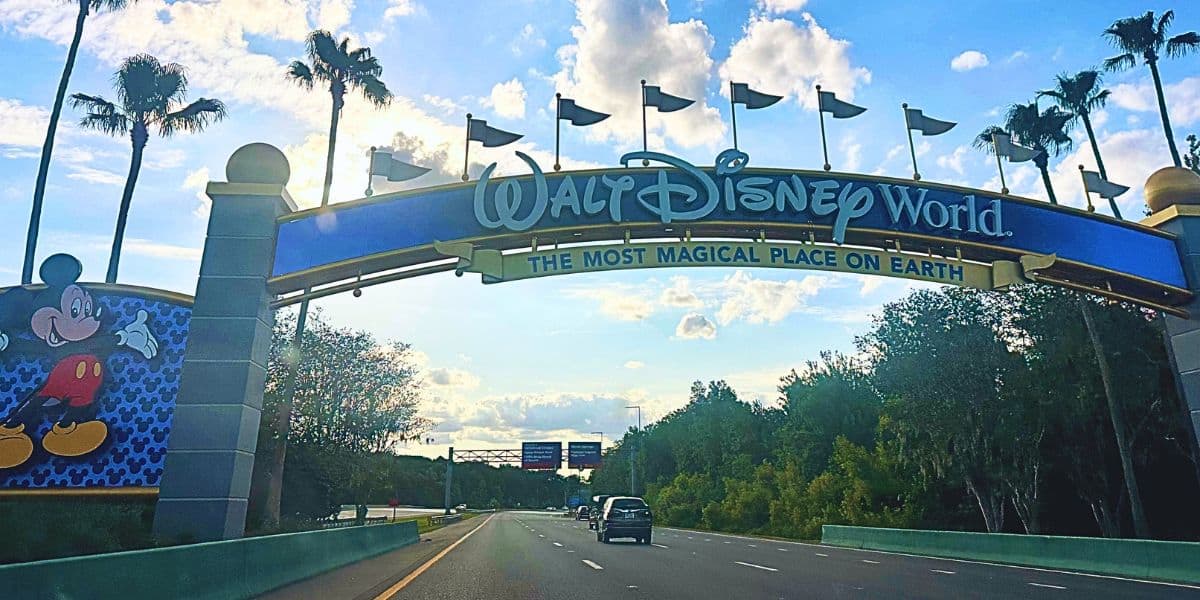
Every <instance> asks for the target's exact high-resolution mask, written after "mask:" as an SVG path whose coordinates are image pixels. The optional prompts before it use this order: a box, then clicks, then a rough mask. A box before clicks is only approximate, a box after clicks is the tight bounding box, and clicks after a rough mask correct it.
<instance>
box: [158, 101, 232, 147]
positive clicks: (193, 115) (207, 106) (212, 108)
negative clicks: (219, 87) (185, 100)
mask: <svg viewBox="0 0 1200 600" xmlns="http://www.w3.org/2000/svg"><path fill="white" fill-rule="evenodd" d="M227 114H228V113H226V111H225V103H224V102H221V101H220V100H217V99H215V98H198V99H196V101H195V102H192V103H191V104H188V105H187V106H185V107H183V108H181V109H179V110H177V111H173V112H170V113H167V115H166V116H165V117H163V119H162V120H161V121H160V122H159V123H158V132H159V135H161V136H162V137H171V136H172V135H174V134H175V132H177V131H185V132H187V133H197V132H200V131H204V128H206V127H208V125H209V123H215V122H217V121H220V120H222V119H224V118H225V117H226V116H227Z"/></svg>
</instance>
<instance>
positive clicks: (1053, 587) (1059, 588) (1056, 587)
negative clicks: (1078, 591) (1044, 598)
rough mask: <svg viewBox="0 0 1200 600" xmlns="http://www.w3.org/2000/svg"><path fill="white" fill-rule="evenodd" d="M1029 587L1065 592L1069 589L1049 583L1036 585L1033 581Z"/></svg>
mask: <svg viewBox="0 0 1200 600" xmlns="http://www.w3.org/2000/svg"><path fill="white" fill-rule="evenodd" d="M1029 585H1032V586H1035V587H1041V588H1050V589H1052V590H1065V589H1067V588H1065V587H1063V586H1061V585H1050V584H1048V583H1034V582H1032V581H1030V582H1029Z"/></svg>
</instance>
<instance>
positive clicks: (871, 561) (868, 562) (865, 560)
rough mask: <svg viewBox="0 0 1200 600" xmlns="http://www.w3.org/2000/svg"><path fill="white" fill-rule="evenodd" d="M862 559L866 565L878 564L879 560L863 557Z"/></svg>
mask: <svg viewBox="0 0 1200 600" xmlns="http://www.w3.org/2000/svg"><path fill="white" fill-rule="evenodd" d="M862 561H863V562H865V563H867V564H868V565H877V564H879V561H877V560H867V559H865V558H864V559H862Z"/></svg>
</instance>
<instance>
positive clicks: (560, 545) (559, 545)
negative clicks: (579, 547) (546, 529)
mask: <svg viewBox="0 0 1200 600" xmlns="http://www.w3.org/2000/svg"><path fill="white" fill-rule="evenodd" d="M554 545H555V546H558V547H559V548H562V547H563V545H562V544H560V543H558V542H554Z"/></svg>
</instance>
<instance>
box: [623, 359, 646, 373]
mask: <svg viewBox="0 0 1200 600" xmlns="http://www.w3.org/2000/svg"><path fill="white" fill-rule="evenodd" d="M624 366H625V368H626V369H630V370H633V371H636V370H637V369H640V368H642V367H644V366H646V363H644V362H642V361H640V360H627V361H625V365H624Z"/></svg>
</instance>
